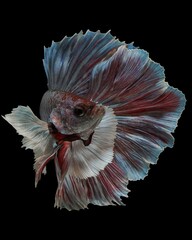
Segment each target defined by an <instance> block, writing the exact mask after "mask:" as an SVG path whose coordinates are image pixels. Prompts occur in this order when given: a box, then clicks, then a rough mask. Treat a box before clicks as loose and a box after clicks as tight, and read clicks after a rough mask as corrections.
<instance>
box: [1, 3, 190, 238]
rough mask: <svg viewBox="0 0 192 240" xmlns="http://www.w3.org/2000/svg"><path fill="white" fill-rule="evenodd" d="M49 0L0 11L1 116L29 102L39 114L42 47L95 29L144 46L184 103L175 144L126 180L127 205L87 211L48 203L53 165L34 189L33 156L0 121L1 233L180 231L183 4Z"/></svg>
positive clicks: (186, 130) (186, 72)
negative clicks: (51, 0)
mask: <svg viewBox="0 0 192 240" xmlns="http://www.w3.org/2000/svg"><path fill="white" fill-rule="evenodd" d="M89 4H90V3H89ZM48 5H49V4H47V5H46V6H44V7H43V8H41V7H40V6H32V5H28V6H24V5H21V6H18V5H17V6H13V5H10V6H8V7H3V8H2V12H3V13H4V16H3V15H2V16H1V18H2V19H1V29H0V31H1V32H0V33H1V42H2V43H1V108H0V111H1V112H0V113H1V115H4V114H6V113H9V112H10V111H11V110H12V108H13V107H17V106H18V105H24V106H26V105H29V106H30V107H31V108H32V110H33V111H34V113H35V114H36V115H38V114H39V112H38V111H39V110H38V108H39V103H40V100H41V97H42V95H43V93H44V92H45V91H46V76H45V73H44V69H43V65H42V59H43V46H44V45H45V46H46V47H48V46H50V44H51V41H52V40H54V41H59V40H61V39H62V38H63V37H64V36H65V35H68V36H71V35H73V34H74V33H75V32H79V31H80V30H83V31H86V30H87V29H90V30H92V31H96V30H98V29H99V30H101V31H102V32H106V31H108V30H110V29H111V33H112V35H114V36H117V37H118V38H119V39H120V40H121V41H126V42H127V43H129V42H132V41H134V42H135V45H136V46H139V47H140V48H142V49H145V50H147V51H148V52H149V54H150V57H151V58H152V59H153V60H154V61H156V62H159V63H161V65H163V66H164V67H165V70H166V71H165V73H166V79H167V81H168V82H169V84H170V85H171V86H174V87H176V88H179V89H180V90H182V91H183V92H184V93H185V95H186V98H187V100H188V102H187V107H186V110H185V111H184V113H183V115H182V117H181V119H180V121H179V126H178V128H177V130H176V132H175V133H174V136H175V138H176V141H175V146H174V148H173V149H166V150H165V151H164V152H163V153H162V154H161V156H160V159H159V161H158V164H157V165H156V166H152V168H151V170H150V172H149V176H148V177H146V179H145V180H144V181H138V182H131V183H130V184H129V189H130V190H131V192H130V193H129V198H128V199H124V202H125V203H126V207H97V206H92V205H91V206H90V209H89V210H81V211H72V212H68V211H67V210H65V209H63V210H58V209H55V208H54V207H53V205H54V194H55V191H56V186H57V183H56V177H55V172H54V165H53V163H50V164H49V166H48V174H47V175H46V176H45V177H42V180H41V182H40V183H39V185H38V188H37V189H35V187H34V171H33V153H32V151H30V150H28V151H24V149H21V139H22V137H21V136H18V135H17V134H16V133H15V130H14V129H13V128H11V126H10V125H8V124H7V123H6V122H5V121H4V120H3V119H1V120H0V121H1V124H0V128H1V139H2V142H1V153H2V154H1V178H2V179H1V201H2V203H1V208H2V209H1V213H2V214H1V218H2V220H3V229H4V230H5V234H6V236H7V237H8V236H9V235H10V234H12V233H13V234H14V236H15V237H17V236H18V237H21V236H26V238H27V236H30V235H31V234H37V235H38V236H39V234H42V235H43V234H48V236H49V235H51V234H59V235H60V236H59V237H61V238H66V237H67V234H69V233H70V236H71V237H72V238H73V237H79V238H82V237H85V238H86V237H89V238H91V237H93V236H94V237H99V238H102V236H103V235H104V234H106V236H108V238H109V237H111V236H116V237H117V238H118V239H119V238H123V237H125V238H128V237H130V236H132V237H133V236H134V237H135V238H136V239H137V238H138V237H153V238H156V236H160V235H161V236H163V237H166V236H167V234H170V236H171V235H175V234H184V235H185V234H187V230H188V223H189V222H188V221H187V218H188V216H190V215H191V205H190V200H191V197H190V194H191V193H190V192H191V184H190V176H191V171H190V165H191V164H190V162H191V158H192V157H191V154H190V152H191V151H190V148H191V142H190V140H189V139H190V137H191V124H192V121H191V120H192V118H191V109H192V108H191V102H190V97H191V90H192V84H191V59H188V57H189V56H190V55H191V46H190V36H189V34H190V30H191V29H190V28H191V27H190V24H189V22H190V15H189V12H188V6H186V5H184V4H183V5H179V4H174V5H172V6H170V7H168V6H167V5H163V4H162V3H161V4H160V3H159V4H158V3H156V4H153V5H150V4H149V6H147V5H145V6H141V5H140V4H139V3H132V4H130V3H128V5H127V6H126V4H125V3H120V2H116V3H115V4H112V3H111V4H110V5H108V6H107V7H105V8H104V6H103V5H99V3H97V4H96V3H92V6H91V5H90V6H88V9H86V7H87V5H86V4H85V5H81V6H77V5H76V4H75V3H72V4H71V6H67V5H66V6H65V4H63V5H59V4H58V5H56V4H55V5H54V6H52V5H50V6H48ZM111 5H113V7H112V8H111ZM47 7H50V10H49V11H48V10H47ZM76 11H78V12H76ZM25 230H27V232H28V233H27V235H25ZM37 232H38V233H37ZM184 235H183V237H184ZM56 237H57V235H55V239H56ZM184 238H185V237H184ZM184 238H183V239H184Z"/></svg>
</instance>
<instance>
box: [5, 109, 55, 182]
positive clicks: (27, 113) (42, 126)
mask: <svg viewBox="0 0 192 240" xmlns="http://www.w3.org/2000/svg"><path fill="white" fill-rule="evenodd" d="M3 118H4V119H5V120H6V121H7V122H8V123H10V124H11V125H12V126H13V127H14V128H15V129H16V131H17V133H18V134H19V135H22V136H23V137H24V138H23V140H22V143H23V147H25V148H26V149H32V150H33V151H34V154H35V164H34V169H35V171H36V172H37V175H38V179H40V173H42V172H43V171H45V165H46V164H47V162H48V161H49V160H50V157H51V156H52V154H53V152H54V149H53V143H54V140H53V138H52V137H51V135H50V134H49V130H48V126H47V123H46V122H44V121H41V120H40V119H39V118H37V117H36V116H35V115H34V113H33V112H32V110H31V109H30V107H28V106H27V107H24V106H18V107H17V108H14V109H13V110H12V112H11V113H10V114H7V115H5V116H4V117H3Z"/></svg>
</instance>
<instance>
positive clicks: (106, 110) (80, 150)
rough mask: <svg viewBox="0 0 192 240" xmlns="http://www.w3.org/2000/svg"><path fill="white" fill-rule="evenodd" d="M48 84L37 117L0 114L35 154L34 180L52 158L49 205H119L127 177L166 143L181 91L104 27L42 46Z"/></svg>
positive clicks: (140, 173) (141, 173)
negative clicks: (51, 201)
mask: <svg viewBox="0 0 192 240" xmlns="http://www.w3.org/2000/svg"><path fill="white" fill-rule="evenodd" d="M43 64H44V68H45V72H46V75H47V79H48V91H47V92H46V93H45V94H44V95H43V97H42V101H41V103H40V119H39V118H38V117H36V116H35V115H34V114H33V112H32V110H31V109H30V108H29V107H24V106H19V107H17V108H15V109H13V111H12V113H10V114H7V115H5V117H4V118H5V120H6V121H8V122H9V123H10V124H11V125H12V126H13V127H14V128H15V129H16V130H17V132H18V133H19V134H20V135H22V136H23V137H24V138H23V140H22V142H23V146H24V147H25V148H29V149H32V150H33V151H34V155H35V163H34V169H35V172H36V178H35V184H36V185H37V183H38V182H39V180H40V178H41V175H42V173H44V174H45V173H46V165H47V163H48V162H49V161H51V160H54V163H55V170H56V176H57V181H58V188H57V191H56V196H55V206H56V207H59V208H67V209H68V210H79V209H82V208H87V206H88V204H90V203H91V204H95V205H100V206H105V205H115V204H119V205H124V204H123V202H122V200H121V197H122V196H123V197H127V194H128V192H129V190H128V188H127V185H128V182H129V181H136V180H139V179H144V178H145V177H146V176H147V174H148V171H149V168H150V164H156V163H157V160H158V158H159V154H160V153H161V152H162V151H163V150H164V149H165V148H166V147H172V146H173V144H174V138H173V136H172V134H171V133H172V132H174V130H175V128H176V126H177V122H178V119H179V118H180V116H181V113H182V111H183V110H184V107H185V102H186V100H185V96H184V94H183V93H182V92H181V91H179V90H178V89H175V88H173V87H170V86H169V85H168V83H167V82H166V81H165V74H164V68H163V67H162V66H161V65H160V64H158V63H155V62H154V61H152V60H151V59H150V57H149V54H148V53H147V52H146V51H144V50H142V49H138V48H135V47H134V46H133V44H128V45H127V44H126V43H124V42H120V41H119V40H118V39H116V38H114V37H113V36H112V35H111V34H110V33H109V32H108V33H105V34H104V33H100V32H99V31H97V32H91V31H87V32H86V33H85V34H83V33H82V32H80V33H79V34H75V35H73V36H72V37H65V38H64V39H63V40H62V41H60V42H57V43H55V42H53V43H52V45H51V47H49V48H45V51H44V60H43Z"/></svg>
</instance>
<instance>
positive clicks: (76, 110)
mask: <svg viewBox="0 0 192 240" xmlns="http://www.w3.org/2000/svg"><path fill="white" fill-rule="evenodd" d="M73 112H74V114H75V116H76V117H83V116H84V115H85V109H83V108H82V107H75V108H74V110H73Z"/></svg>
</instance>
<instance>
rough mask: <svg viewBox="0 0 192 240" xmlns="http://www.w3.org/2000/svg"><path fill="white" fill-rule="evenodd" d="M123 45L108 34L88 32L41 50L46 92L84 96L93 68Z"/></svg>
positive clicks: (65, 38)
mask: <svg viewBox="0 0 192 240" xmlns="http://www.w3.org/2000/svg"><path fill="white" fill-rule="evenodd" d="M124 44H125V43H124V42H120V41H119V40H118V39H116V38H114V37H113V36H112V35H111V34H110V32H107V33H100V31H97V32H91V31H89V30H88V31H87V32H86V33H85V34H83V32H82V31H81V32H80V33H78V34H74V35H73V36H72V37H64V38H63V40H62V41H60V42H52V45H51V47H49V48H44V60H43V64H44V68H45V72H46V75H47V79H48V88H49V90H62V91H66V92H73V93H75V94H78V95H84V94H85V93H86V91H87V84H88V82H89V81H90V74H91V71H92V69H93V68H94V67H95V65H96V64H97V63H99V62H100V61H102V60H103V59H105V58H106V57H107V56H108V54H109V53H110V54H111V53H112V52H113V51H114V50H116V49H117V48H118V47H119V46H121V45H124ZM114 52H115V51H114Z"/></svg>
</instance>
